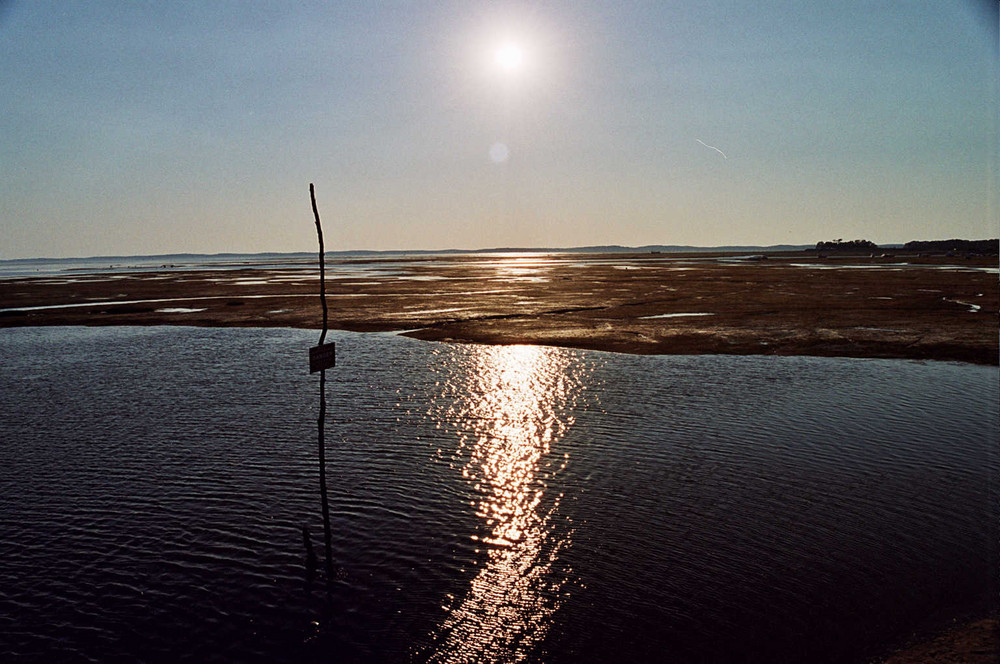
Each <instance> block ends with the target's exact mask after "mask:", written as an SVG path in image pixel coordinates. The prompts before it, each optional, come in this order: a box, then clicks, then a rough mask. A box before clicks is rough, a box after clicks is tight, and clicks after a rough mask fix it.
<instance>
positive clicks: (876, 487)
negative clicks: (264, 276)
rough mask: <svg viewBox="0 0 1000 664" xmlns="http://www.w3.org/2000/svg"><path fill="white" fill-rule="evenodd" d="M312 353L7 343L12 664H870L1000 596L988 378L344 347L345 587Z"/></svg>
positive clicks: (7, 599) (94, 339)
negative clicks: (327, 558)
mask: <svg viewBox="0 0 1000 664" xmlns="http://www.w3.org/2000/svg"><path fill="white" fill-rule="evenodd" d="M317 336H318V335H317V334H316V333H315V332H312V331H303V330H283V329H205V328H182V327H155V328H76V327H73V328H21V329H7V330H3V331H2V332H0V390H2V391H0V393H2V395H3V400H2V402H0V468H3V471H2V472H0V660H5V661H14V660H16V661H95V662H109V661H181V660H188V661H220V662H221V661H331V662H340V661H348V662H350V661H366V662H367V661H386V662H400V661H416V662H425V661H430V662H487V661H496V662H508V661H530V662H609V661H646V662H736V661H741V662H797V661H810V662H852V661H853V662H864V661H867V660H868V659H869V658H870V657H873V656H876V655H879V654H881V653H882V652H883V650H884V649H885V648H886V647H887V646H889V645H892V644H894V643H899V642H901V641H903V640H905V639H906V638H907V637H908V636H909V635H910V634H911V632H912V630H913V629H915V628H917V627H919V626H921V625H925V624H928V623H930V622H933V621H934V620H935V619H939V620H945V619H948V618H950V617H952V616H956V615H963V614H974V613H977V612H980V611H983V610H985V609H986V608H988V606H989V603H990V602H991V601H992V598H993V597H995V594H996V588H997V586H996V571H995V570H996V569H997V550H996V542H997V532H996V526H995V514H996V513H997V493H996V488H995V487H996V481H997V479H998V475H1000V467H998V459H997V454H996V447H997V441H998V436H1000V422H998V419H1000V418H998V405H997V404H998V396H1000V394H998V393H1000V389H998V382H1000V381H998V376H1000V373H998V369H997V368H996V367H983V366H972V365H960V364H951V363H918V362H908V361H887V360H854V359H831V358H789V357H780V358H779V357H736V356H733V357H728V356H726V357H724V356H700V357H639V356H629V355H617V354H609V353H599V352H589V351H576V350H566V349H554V348H542V347H536V346H509V347H491V346H478V345H448V344H433V343H423V342H418V341H413V340H409V339H405V338H401V337H396V336H391V335H381V334H369V335H360V334H350V333H331V335H330V337H329V339H333V340H336V341H337V344H338V359H337V364H338V366H337V367H336V368H335V369H332V370H330V371H328V372H327V402H328V411H327V426H326V437H327V453H326V456H327V473H328V482H329V502H330V526H331V535H332V557H333V560H334V563H335V566H336V570H335V575H334V578H332V579H329V580H328V579H326V578H325V574H324V571H323V565H322V557H323V522H322V518H321V513H320V498H319V493H318V485H319V480H318V470H317V462H316V458H317V444H316V433H317V431H316V429H317V424H316V418H317V414H318V403H319V394H318V381H319V379H318V375H311V376H310V375H309V374H308V373H307V353H306V351H307V349H308V347H309V346H311V345H314V344H315V343H316V339H317ZM302 526H307V527H308V528H309V531H310V534H311V541H312V543H313V544H314V545H315V547H316V548H317V552H318V554H319V556H320V559H321V562H320V565H319V568H318V569H312V568H310V566H309V565H308V564H307V556H306V549H305V546H304V543H303V537H302V532H301V529H302Z"/></svg>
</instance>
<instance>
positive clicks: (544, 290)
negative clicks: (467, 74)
mask: <svg viewBox="0 0 1000 664" xmlns="http://www.w3.org/2000/svg"><path fill="white" fill-rule="evenodd" d="M224 267H225V269H219V266H217V265H216V266H212V268H211V269H209V268H208V267H205V268H200V267H199V266H197V265H187V266H180V267H177V266H173V267H171V266H163V267H162V268H159V269H156V270H149V269H144V270H130V269H129V268H128V267H124V268H115V269H108V270H103V271H101V272H100V273H93V272H90V273H83V272H80V273H77V272H71V271H68V272H63V273H59V274H54V275H53V274H48V275H44V276H38V277H20V278H8V279H4V280H0V327H12V326H25V325H165V324H166V325H199V326H262V327H304V328H319V327H321V325H322V309H321V305H320V298H319V276H318V268H317V265H316V264H315V262H312V263H310V262H308V261H303V262H299V263H294V262H288V263H287V264H283V265H279V266H274V265H269V266H253V265H239V264H234V265H228V266H224ZM326 292H327V302H328V305H329V326H330V328H332V329H345V330H356V331H391V330H397V331H404V333H405V334H406V335H407V336H411V337H416V338H420V339H427V340H437V341H458V342H476V343H491V344H514V343H533V344H546V345H554V346H567V347H576V348H590V349H597V350H608V351H618V352H626V353H641V354H693V353H723V354H753V355H761V354H764V355H823V356H841V357H883V358H913V359H934V360H958V361H964V362H974V363H979V364H997V363H998V345H1000V341H998V332H1000V328H998V305H1000V280H998V274H997V257H996V256H974V257H964V256H919V255H896V256H880V257H871V256H830V257H828V258H824V257H820V256H818V255H816V254H815V253H811V252H805V253H774V254H769V255H766V256H753V257H747V256H735V255H726V254H658V253H650V254H523V255H519V254H469V255H466V254H463V255H446V256H426V257H402V258H400V257H395V258H363V259H339V260H338V259H328V260H327V278H326Z"/></svg>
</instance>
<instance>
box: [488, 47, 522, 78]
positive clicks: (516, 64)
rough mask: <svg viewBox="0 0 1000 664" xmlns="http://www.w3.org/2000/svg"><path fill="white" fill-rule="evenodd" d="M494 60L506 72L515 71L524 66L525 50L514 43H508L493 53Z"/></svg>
mask: <svg viewBox="0 0 1000 664" xmlns="http://www.w3.org/2000/svg"><path fill="white" fill-rule="evenodd" d="M493 59H494V60H495V61H496V63H497V64H498V65H499V66H500V68H501V69H503V70H504V71H514V70H516V69H520V68H521V67H522V66H523V65H524V49H522V48H521V47H520V46H519V45H518V44H516V43H514V42H507V43H505V44H503V45H502V46H500V48H498V49H497V50H496V51H495V52H494V53H493Z"/></svg>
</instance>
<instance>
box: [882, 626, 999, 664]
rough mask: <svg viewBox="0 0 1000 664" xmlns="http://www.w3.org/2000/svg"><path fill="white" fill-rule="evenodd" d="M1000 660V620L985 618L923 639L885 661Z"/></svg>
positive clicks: (949, 663) (972, 663)
mask: <svg viewBox="0 0 1000 664" xmlns="http://www.w3.org/2000/svg"><path fill="white" fill-rule="evenodd" d="M997 661H1000V621H998V620H997V619H996V618H982V619H980V620H975V621H973V622H968V623H963V624H960V625H956V626H953V627H951V628H949V629H947V630H945V631H943V632H941V633H938V634H935V635H932V636H930V637H926V638H924V639H919V640H917V641H916V642H915V643H913V644H911V645H909V646H907V647H906V648H903V649H902V650H900V651H898V652H896V653H893V654H892V655H891V656H890V657H888V658H887V659H884V660H882V662H883V663H884V664H927V663H928V662H935V663H936V664H994V663H995V662H997Z"/></svg>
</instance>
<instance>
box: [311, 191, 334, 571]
mask: <svg viewBox="0 0 1000 664" xmlns="http://www.w3.org/2000/svg"><path fill="white" fill-rule="evenodd" d="M309 198H310V199H311V200H312V209H313V216H314V217H315V218H316V235H317V237H318V238H319V297H320V302H321V303H322V304H323V331H322V332H321V333H320V335H319V345H318V346H316V347H315V348H311V349H310V351H309V372H310V373H313V372H315V371H319V422H318V427H319V433H318V436H317V438H318V441H319V496H320V504H321V505H322V509H323V543H324V544H325V547H324V548H325V549H326V579H327V583H328V584H329V583H330V582H331V581H332V580H333V538H332V536H331V534H330V503H329V501H328V500H327V496H326V436H325V430H326V369H327V368H328V367H331V366H334V362H335V355H334V348H333V344H332V343H331V344H324V343H323V342H324V341H325V340H326V328H327V324H328V313H327V308H326V263H325V258H324V255H323V254H324V249H323V226H322V224H321V223H320V220H319V210H318V209H317V208H316V190H315V188H314V187H313V184H312V183H311V182H310V183H309Z"/></svg>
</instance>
